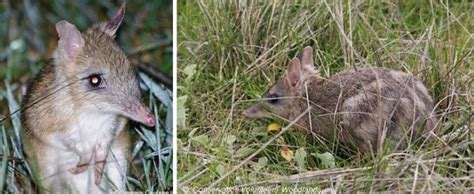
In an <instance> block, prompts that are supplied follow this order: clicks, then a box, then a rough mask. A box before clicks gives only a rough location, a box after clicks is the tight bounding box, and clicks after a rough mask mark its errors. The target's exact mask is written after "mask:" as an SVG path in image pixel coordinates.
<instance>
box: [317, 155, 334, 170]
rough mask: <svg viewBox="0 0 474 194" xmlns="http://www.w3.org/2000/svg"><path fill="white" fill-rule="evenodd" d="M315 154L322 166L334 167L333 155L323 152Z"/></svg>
mask: <svg viewBox="0 0 474 194" xmlns="http://www.w3.org/2000/svg"><path fill="white" fill-rule="evenodd" d="M316 156H317V157H318V158H319V159H320V160H321V164H322V165H323V167H325V168H334V167H336V162H335V160H334V156H333V155H332V154H331V153H329V152H325V153H324V154H316Z"/></svg>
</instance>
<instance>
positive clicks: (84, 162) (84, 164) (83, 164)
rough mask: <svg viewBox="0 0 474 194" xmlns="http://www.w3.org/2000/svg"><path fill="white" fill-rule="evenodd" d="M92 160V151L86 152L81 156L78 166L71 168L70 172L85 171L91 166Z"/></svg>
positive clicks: (78, 172)
mask: <svg viewBox="0 0 474 194" xmlns="http://www.w3.org/2000/svg"><path fill="white" fill-rule="evenodd" d="M91 161H92V153H91V152H90V153H85V154H83V155H82V156H81V157H80V159H79V162H78V163H77V165H76V167H73V168H71V169H69V172H70V173H72V174H80V173H83V172H84V171H86V170H87V169H88V168H89V165H90V164H91Z"/></svg>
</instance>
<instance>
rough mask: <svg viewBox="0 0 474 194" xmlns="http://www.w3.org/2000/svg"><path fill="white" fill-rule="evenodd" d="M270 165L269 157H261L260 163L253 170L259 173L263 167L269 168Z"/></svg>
mask: <svg viewBox="0 0 474 194" xmlns="http://www.w3.org/2000/svg"><path fill="white" fill-rule="evenodd" d="M267 164H268V159H267V157H265V156H264V157H261V158H259V159H258V162H257V163H256V164H255V165H254V166H253V168H254V169H255V170H256V171H258V170H260V169H262V168H263V167H265V166H267Z"/></svg>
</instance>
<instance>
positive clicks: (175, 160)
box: [173, 0, 178, 193]
mask: <svg viewBox="0 0 474 194" xmlns="http://www.w3.org/2000/svg"><path fill="white" fill-rule="evenodd" d="M177 16H178V4H177V0H173V193H177V192H178V187H177V186H178V146H177V137H178V136H177V134H178V130H177V126H176V123H177V120H176V119H177V110H178V109H177V107H176V100H177V99H178V98H177V97H178V94H177V92H178V91H177V87H178V81H177V80H178V46H177V45H178V44H177V43H178V31H177V29H178V22H177V21H178V18H177Z"/></svg>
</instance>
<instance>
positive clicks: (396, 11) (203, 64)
mask: <svg viewBox="0 0 474 194" xmlns="http://www.w3.org/2000/svg"><path fill="white" fill-rule="evenodd" d="M178 10H179V11H178V85H179V86H178V99H177V101H178V110H177V111H178V114H179V116H178V169H179V170H178V187H179V189H181V190H182V191H183V190H187V189H203V188H206V187H210V186H211V187H212V188H222V187H231V188H239V189H248V188H256V187H258V186H261V187H265V188H267V189H268V188H270V189H271V188H274V189H276V188H278V187H277V186H289V187H290V188H300V189H304V188H313V189H319V190H323V189H335V190H337V191H363V192H368V191H416V192H463V191H464V192H466V191H468V190H472V189H473V187H474V185H473V179H472V177H473V174H472V173H473V171H472V169H473V168H472V166H473V160H474V158H473V157H472V149H471V148H472V146H473V145H472V144H473V143H474V139H473V135H474V134H473V131H472V126H473V120H472V119H473V118H472V115H473V110H472V108H473V99H472V95H473V93H472V91H473V79H472V77H473V75H474V74H473V70H474V57H473V56H474V55H473V48H474V41H473V31H474V22H473V20H472V18H474V4H473V3H472V2H470V1H454V2H453V1H428V0H426V1H424V0H423V1H422V0H417V1H369V0H367V1H350V2H348V1H317V2H315V1H309V0H300V1H276V2H275V3H270V2H267V1H263V2H259V1H241V2H239V1H226V2H221V1H212V2H211V1H204V2H197V3H194V2H183V1H180V2H179V3H178ZM308 45H309V46H312V47H313V48H314V49H315V57H314V58H315V64H316V67H317V68H319V70H320V71H321V74H322V76H324V77H329V76H330V75H333V74H334V73H336V72H339V71H341V70H343V69H346V68H351V67H352V66H357V67H366V66H383V67H387V68H392V69H396V70H400V71H404V72H409V73H411V74H414V75H416V76H418V77H420V78H421V79H422V80H423V82H424V83H425V85H426V86H427V88H428V90H429V92H430V94H431V95H432V97H433V98H434V100H435V102H436V103H438V104H437V109H436V113H437V116H438V118H440V121H441V122H440V123H439V130H438V131H437V135H438V137H439V138H440V139H438V140H437V141H436V142H435V143H433V144H429V145H428V146H424V147H421V148H420V147H417V146H413V147H412V148H411V149H409V150H404V152H403V153H402V152H397V153H393V152H391V153H390V152H387V153H382V154H380V155H378V156H374V157H373V158H371V159H369V160H359V159H350V160H348V159H345V158H341V157H338V155H336V154H335V153H334V152H333V151H332V150H331V149H330V148H329V149H326V148H325V146H322V145H321V144H320V143H318V142H317V141H315V140H314V139H313V138H311V137H305V136H304V135H303V134H301V133H299V132H297V131H296V130H289V131H288V132H284V133H283V135H282V136H280V137H278V138H276V139H275V140H272V139H271V138H272V137H273V136H274V134H270V133H268V132H267V131H266V127H267V125H268V124H270V123H271V122H278V123H280V124H281V125H282V126H286V125H288V124H289V123H288V122H284V121H281V120H269V119H267V120H255V119H247V118H244V117H243V116H241V115H240V113H241V112H242V111H243V110H244V109H246V108H248V107H249V106H250V104H251V103H252V102H251V101H249V100H256V99H259V98H260V95H262V94H263V93H264V92H265V90H266V89H267V88H268V87H269V86H270V85H271V84H272V83H274V82H275V80H276V79H278V78H279V77H281V76H282V74H283V73H284V71H285V70H286V67H287V64H288V62H289V59H291V58H293V57H295V56H296V55H298V54H299V53H300V52H301V51H302V48H304V47H305V46H308ZM180 113H181V114H180ZM183 113H185V114H183ZM265 143H269V144H268V146H264V145H266V144H265ZM283 145H287V146H288V147H289V148H290V149H291V150H293V151H294V152H295V153H297V154H296V155H298V156H297V157H296V158H295V160H293V161H291V162H288V161H286V160H285V159H284V158H283V157H282V156H281V154H280V148H281V147H282V146H283ZM262 146H263V149H262V150H261V151H260V150H259V149H260V148H262ZM297 150H299V151H297ZM256 152H257V153H256ZM326 152H328V153H326ZM254 153H256V155H251V154H254ZM324 153H326V154H324ZM249 156H250V157H249ZM331 157H334V161H332V160H331ZM234 170H235V171H234ZM229 172H230V174H226V173H229ZM221 179H222V180H221Z"/></svg>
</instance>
